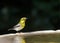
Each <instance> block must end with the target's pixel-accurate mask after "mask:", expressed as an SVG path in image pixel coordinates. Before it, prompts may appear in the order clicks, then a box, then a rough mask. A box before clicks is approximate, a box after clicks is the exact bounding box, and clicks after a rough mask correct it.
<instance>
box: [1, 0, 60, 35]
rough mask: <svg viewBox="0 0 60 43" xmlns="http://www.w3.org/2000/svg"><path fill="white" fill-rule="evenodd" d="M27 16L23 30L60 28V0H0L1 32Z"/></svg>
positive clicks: (5, 31) (4, 32) (4, 31)
mask: <svg viewBox="0 0 60 43" xmlns="http://www.w3.org/2000/svg"><path fill="white" fill-rule="evenodd" d="M24 16H25V17H27V18H28V20H27V21H26V26H25V28H24V29H23V30H21V31H22V32H31V31H38V30H57V29H60V0H9V1H7V0H2V1H0V34H7V33H9V32H8V31H7V30H8V29H9V28H12V27H13V26H14V25H16V24H17V23H18V22H19V20H20V18H21V17H24Z"/></svg>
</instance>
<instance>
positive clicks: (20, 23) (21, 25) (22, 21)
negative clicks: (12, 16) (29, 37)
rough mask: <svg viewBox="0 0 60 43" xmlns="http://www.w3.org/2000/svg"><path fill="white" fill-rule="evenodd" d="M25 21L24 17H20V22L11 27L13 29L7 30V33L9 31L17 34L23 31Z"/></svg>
mask: <svg viewBox="0 0 60 43" xmlns="http://www.w3.org/2000/svg"><path fill="white" fill-rule="evenodd" d="M26 20H27V18H26V17H22V18H21V19H20V21H19V22H18V23H17V25H15V26H13V28H10V29H8V31H9V30H15V31H17V32H18V31H20V30H22V29H24V27H25V22H26Z"/></svg>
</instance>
